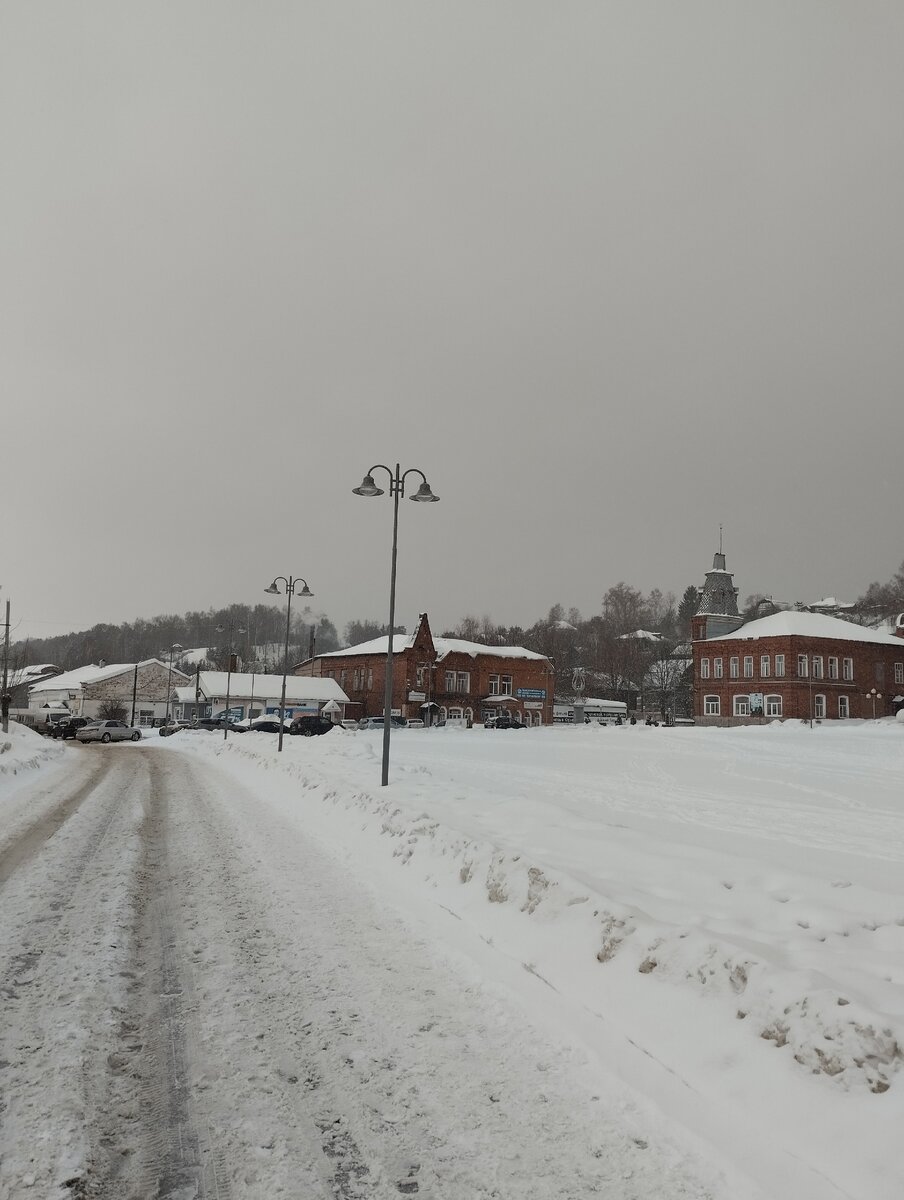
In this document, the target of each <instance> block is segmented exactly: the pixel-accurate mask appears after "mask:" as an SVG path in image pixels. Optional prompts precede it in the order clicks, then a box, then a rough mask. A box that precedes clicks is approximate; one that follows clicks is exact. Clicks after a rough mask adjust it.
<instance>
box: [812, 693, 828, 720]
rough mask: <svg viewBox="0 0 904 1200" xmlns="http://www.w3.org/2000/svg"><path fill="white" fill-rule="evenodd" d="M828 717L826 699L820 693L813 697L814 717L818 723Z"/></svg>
mask: <svg viewBox="0 0 904 1200" xmlns="http://www.w3.org/2000/svg"><path fill="white" fill-rule="evenodd" d="M825 715H826V698H825V696H823V694H822V693H821V692H820V693H819V694H818V695H816V696H814V697H813V716H814V717H815V718H816V720H817V721H824V720H825Z"/></svg>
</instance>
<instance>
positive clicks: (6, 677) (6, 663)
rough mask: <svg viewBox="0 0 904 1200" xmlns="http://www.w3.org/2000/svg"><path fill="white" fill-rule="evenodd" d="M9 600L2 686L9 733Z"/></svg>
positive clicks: (0, 691) (5, 726) (0, 698)
mask: <svg viewBox="0 0 904 1200" xmlns="http://www.w3.org/2000/svg"><path fill="white" fill-rule="evenodd" d="M8 684H9V601H8V600H7V602H6V628H5V630H4V633H3V686H2V688H0V704H2V713H3V732H4V733H9V692H8V690H7V686H8Z"/></svg>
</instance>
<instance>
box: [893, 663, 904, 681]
mask: <svg viewBox="0 0 904 1200" xmlns="http://www.w3.org/2000/svg"><path fill="white" fill-rule="evenodd" d="M895 683H904V662H899V663H895Z"/></svg>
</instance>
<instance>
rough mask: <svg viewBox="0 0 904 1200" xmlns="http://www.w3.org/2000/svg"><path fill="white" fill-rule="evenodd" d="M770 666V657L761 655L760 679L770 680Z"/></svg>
mask: <svg viewBox="0 0 904 1200" xmlns="http://www.w3.org/2000/svg"><path fill="white" fill-rule="evenodd" d="M769 665H770V664H769V655H768V654H761V655H760V679H768V678H769Z"/></svg>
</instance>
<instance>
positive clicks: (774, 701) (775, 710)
mask: <svg viewBox="0 0 904 1200" xmlns="http://www.w3.org/2000/svg"><path fill="white" fill-rule="evenodd" d="M765 703H766V716H767V717H780V716H781V715H782V698H781V696H767V697H766V701H765Z"/></svg>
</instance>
